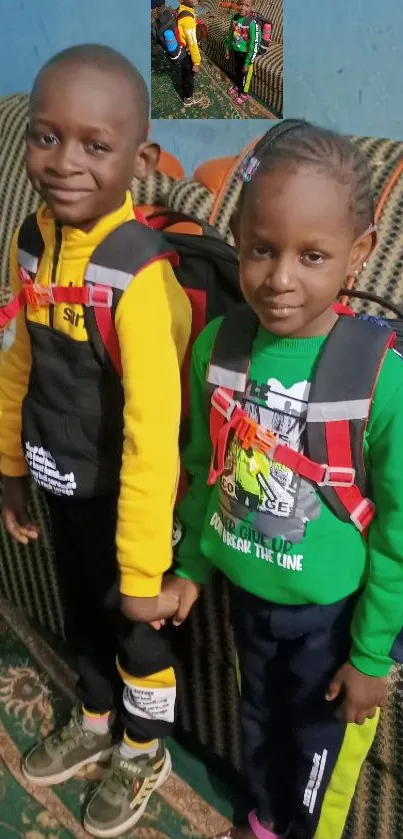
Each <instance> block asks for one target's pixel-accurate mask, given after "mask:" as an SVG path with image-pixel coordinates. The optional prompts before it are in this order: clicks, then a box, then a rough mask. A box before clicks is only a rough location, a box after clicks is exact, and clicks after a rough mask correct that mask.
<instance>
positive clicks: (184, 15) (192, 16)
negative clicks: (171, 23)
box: [176, 9, 194, 20]
mask: <svg viewBox="0 0 403 839" xmlns="http://www.w3.org/2000/svg"><path fill="white" fill-rule="evenodd" d="M184 17H191V18H194V14H192V12H191V11H190V9H189V11H188V12H187V11H186V9H182V11H181V12H179V14H178V15H176V20H182V18H184Z"/></svg>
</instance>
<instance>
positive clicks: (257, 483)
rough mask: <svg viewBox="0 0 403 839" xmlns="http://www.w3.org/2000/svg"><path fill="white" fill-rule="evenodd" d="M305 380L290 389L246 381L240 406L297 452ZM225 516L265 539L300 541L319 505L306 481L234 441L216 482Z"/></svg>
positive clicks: (305, 395)
mask: <svg viewBox="0 0 403 839" xmlns="http://www.w3.org/2000/svg"><path fill="white" fill-rule="evenodd" d="M309 389H310V384H309V382H306V381H304V382H297V383H296V384H294V385H292V387H290V388H289V389H287V388H285V387H284V386H283V385H282V384H281V382H279V381H278V380H277V379H269V380H268V382H267V384H259V383H258V382H254V381H250V382H249V383H248V388H247V393H246V398H245V402H244V405H243V408H244V410H245V412H246V413H247V414H248V416H250V417H251V418H252V419H253V420H254V421H255V422H258V423H259V424H260V425H262V426H263V427H264V428H267V429H269V431H273V432H275V434H276V435H277V437H278V440H279V442H281V443H284V444H285V445H287V446H290V448H292V449H294V450H295V451H301V450H302V447H303V436H304V431H305V425H306V413H307V407H308V398H309ZM220 507H221V512H222V513H224V515H230V516H232V517H233V518H235V519H238V520H244V519H246V518H247V519H248V521H249V522H250V523H251V525H252V526H253V528H254V529H255V530H257V531H259V532H260V533H261V534H262V535H263V536H265V537H266V538H268V539H274V538H275V537H276V536H280V535H281V536H283V537H284V538H285V539H287V540H288V541H289V542H292V543H293V544H296V543H299V542H301V541H302V539H303V538H304V535H305V529H306V525H307V523H308V522H309V521H312V520H313V519H316V518H318V517H319V515H320V509H321V505H320V501H319V499H318V498H317V496H316V494H315V491H314V489H313V487H312V486H311V484H310V483H308V481H306V480H304V479H303V478H300V477H299V475H296V474H295V473H294V472H292V471H291V470H290V469H288V468H287V467H285V466H283V465H282V464H280V463H276V462H275V461H273V460H270V459H269V458H268V457H266V455H264V454H263V453H262V452H258V451H256V450H255V451H252V450H248V451H245V450H244V449H242V447H241V445H240V444H239V442H237V441H236V440H235V439H234V441H233V442H232V444H231V446H230V449H229V451H228V454H227V458H226V464H225V471H224V474H223V476H222V478H221V483H220Z"/></svg>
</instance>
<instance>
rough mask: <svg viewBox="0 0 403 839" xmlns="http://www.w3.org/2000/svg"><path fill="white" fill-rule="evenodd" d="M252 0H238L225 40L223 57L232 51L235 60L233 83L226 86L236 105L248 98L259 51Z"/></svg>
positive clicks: (258, 36) (258, 38)
mask: <svg viewBox="0 0 403 839" xmlns="http://www.w3.org/2000/svg"><path fill="white" fill-rule="evenodd" d="M252 7H253V2H252V0H238V11H237V12H236V13H235V14H234V15H232V18H231V23H230V26H229V32H228V36H227V39H226V41H225V57H226V59H227V61H229V58H230V54H231V53H232V54H233V56H234V61H235V84H234V85H232V86H231V87H229V88H228V91H227V93H228V94H229V95H230V96H236V101H237V103H238V105H242V104H243V103H244V102H246V101H247V100H248V99H249V94H248V90H249V87H250V82H251V78H252V73H253V63H254V61H255V58H256V56H257V54H258V51H259V46H260V30H259V27H258V25H257V23H256V20H255V19H254V17H253V15H252Z"/></svg>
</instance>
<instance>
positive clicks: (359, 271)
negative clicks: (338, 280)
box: [354, 262, 367, 279]
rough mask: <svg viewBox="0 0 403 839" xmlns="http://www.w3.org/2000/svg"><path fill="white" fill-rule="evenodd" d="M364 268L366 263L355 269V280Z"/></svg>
mask: <svg viewBox="0 0 403 839" xmlns="http://www.w3.org/2000/svg"><path fill="white" fill-rule="evenodd" d="M366 267H367V263H366V262H363V263H362V265H361V268H356V269H355V271H354V276H355V278H356V279H357V277H359V276H360V274H361V273H362V272H363V271H364V270H365V268H366Z"/></svg>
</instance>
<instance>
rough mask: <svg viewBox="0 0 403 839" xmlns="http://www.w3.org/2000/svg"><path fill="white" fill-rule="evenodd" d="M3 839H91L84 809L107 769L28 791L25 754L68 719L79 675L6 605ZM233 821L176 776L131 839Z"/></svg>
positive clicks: (198, 837) (0, 609)
mask: <svg viewBox="0 0 403 839" xmlns="http://www.w3.org/2000/svg"><path fill="white" fill-rule="evenodd" d="M0 638H1V657H0V837H1V839H73V837H74V839H86V837H88V834H87V833H86V832H85V831H84V830H83V828H82V827H81V818H82V810H83V806H84V804H85V801H86V799H87V797H88V795H89V793H90V791H91V790H92V788H93V786H94V783H95V782H96V781H97V779H99V778H100V777H101V775H102V772H103V771H104V770H102V769H100V767H96V766H87V767H85V769H84V770H82V771H81V772H80V774H79V775H78V776H77V777H75V778H73V779H71V780H70V781H68V782H67V783H65V784H62V785H60V786H57V787H50V788H48V789H46V788H39V787H35V786H32V785H31V784H29V783H28V782H27V781H26V780H25V779H24V778H23V776H22V774H21V770H20V763H21V755H22V754H24V753H25V752H26V751H28V750H29V748H30V747H31V746H32V745H33V744H34V743H35V742H36V741H37V740H38V738H41V737H43V736H45V735H47V734H48V733H49V732H50V731H51V730H52V728H53V727H54V725H57V724H58V723H59V722H60V720H65V719H66V718H67V716H68V714H69V709H70V707H71V700H72V698H73V695H74V694H73V685H74V676H73V673H72V671H71V670H70V669H69V668H68V667H67V665H66V664H64V663H63V662H62V661H61V660H60V659H59V657H58V656H57V655H56V654H55V653H54V652H53V651H52V650H51V649H50V647H49V646H48V645H47V644H46V643H45V642H44V641H43V640H42V639H41V638H40V637H39V636H38V635H37V634H36V633H35V632H34V631H33V630H32V628H31V627H30V626H29V625H28V624H27V623H26V622H25V621H24V620H23V619H21V616H20V615H18V614H17V613H16V611H15V610H14V609H13V608H12V607H10V606H9V605H8V604H6V603H4V602H3V601H0ZM226 826H227V822H226V821H225V819H223V817H222V816H220V815H219V814H218V813H217V812H216V811H215V810H214V809H213V808H212V807H210V805H209V804H207V803H206V802H205V801H204V800H203V799H202V798H201V797H200V796H199V795H198V794H197V793H196V792H195V791H194V790H193V789H191V787H190V786H189V785H188V784H187V783H185V781H183V780H181V779H180V778H179V777H178V776H177V775H175V774H172V775H171V777H170V778H169V779H168V781H167V782H166V784H165V785H164V787H163V788H162V789H161V791H160V792H159V794H156V795H154V796H153V798H152V799H151V801H150V805H149V807H148V809H147V812H146V814H145V815H144V817H143V819H142V820H141V821H140V822H139V824H138V825H136V827H135V828H133V829H132V831H129V832H128V833H126V834H125V836H126V837H128V838H129V837H130V839H134V837H136V839H164V837H169V839H189V837H192V839H203V837H205V836H211V835H212V834H214V833H216V832H217V831H218V830H222V829H224V828H225V827H226Z"/></svg>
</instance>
